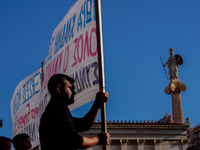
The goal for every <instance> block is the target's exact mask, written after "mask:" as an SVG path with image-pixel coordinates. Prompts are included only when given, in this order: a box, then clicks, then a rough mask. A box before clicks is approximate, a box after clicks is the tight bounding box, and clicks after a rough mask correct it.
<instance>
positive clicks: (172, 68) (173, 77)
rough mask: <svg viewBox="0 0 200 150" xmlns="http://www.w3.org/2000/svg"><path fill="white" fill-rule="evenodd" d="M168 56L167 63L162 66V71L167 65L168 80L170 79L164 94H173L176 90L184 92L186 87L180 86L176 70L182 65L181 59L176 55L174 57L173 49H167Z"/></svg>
mask: <svg viewBox="0 0 200 150" xmlns="http://www.w3.org/2000/svg"><path fill="white" fill-rule="evenodd" d="M169 54H170V57H169V58H168V60H167V62H166V63H165V64H163V67H164V69H165V66H166V65H168V69H169V71H168V74H169V79H170V83H169V85H168V87H166V89H165V93H166V94H170V93H171V91H173V92H174V91H175V90H176V89H177V88H178V89H180V90H181V91H185V90H186V85H185V84H182V83H181V81H180V79H179V78H178V68H179V65H182V64H183V59H182V57H181V56H180V55H178V54H177V55H175V56H174V51H173V48H170V49H169ZM161 61H162V59H161ZM162 63H163V62H162ZM165 72H166V70H165ZM167 77H168V76H167Z"/></svg>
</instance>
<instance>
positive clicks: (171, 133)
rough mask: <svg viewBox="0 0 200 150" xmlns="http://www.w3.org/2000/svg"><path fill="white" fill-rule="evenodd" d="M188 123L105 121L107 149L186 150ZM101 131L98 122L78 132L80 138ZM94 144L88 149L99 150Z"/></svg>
mask: <svg viewBox="0 0 200 150" xmlns="http://www.w3.org/2000/svg"><path fill="white" fill-rule="evenodd" d="M189 126H190V124H189V120H188V119H187V120H186V121H185V123H184V124H179V123H172V122H171V115H167V114H166V115H165V116H164V117H163V118H162V119H161V120H159V121H155V122H153V121H147V122H146V121H143V122H142V121H140V122H138V121H109V122H108V123H107V129H108V133H109V134H110V135H111V144H110V145H109V146H108V149H109V150H186V149H187V148H188V138H187V129H188V128H189ZM100 132H101V123H100V122H97V123H95V124H94V125H93V126H92V128H91V129H90V130H89V131H87V132H83V133H81V135H83V136H88V137H90V136H95V135H97V134H98V133H100ZM101 149H102V146H101V145H97V146H95V147H93V148H89V149H88V150H101Z"/></svg>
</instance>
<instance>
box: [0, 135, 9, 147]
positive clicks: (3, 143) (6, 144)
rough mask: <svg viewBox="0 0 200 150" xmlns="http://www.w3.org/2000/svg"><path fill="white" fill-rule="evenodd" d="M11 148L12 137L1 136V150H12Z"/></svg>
mask: <svg viewBox="0 0 200 150" xmlns="http://www.w3.org/2000/svg"><path fill="white" fill-rule="evenodd" d="M10 149H11V139H10V138H7V137H4V136H0V150H10Z"/></svg>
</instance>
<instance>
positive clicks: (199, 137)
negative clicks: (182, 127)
mask: <svg viewBox="0 0 200 150" xmlns="http://www.w3.org/2000/svg"><path fill="white" fill-rule="evenodd" d="M188 140H189V143H188V147H189V149H191V150H192V149H196V150H199V149H200V125H198V126H196V127H194V128H190V129H189V130H188Z"/></svg>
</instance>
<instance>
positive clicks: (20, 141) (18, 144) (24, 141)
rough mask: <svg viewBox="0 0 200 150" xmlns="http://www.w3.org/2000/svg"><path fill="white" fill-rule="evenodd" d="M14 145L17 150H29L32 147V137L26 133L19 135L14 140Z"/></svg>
mask: <svg viewBox="0 0 200 150" xmlns="http://www.w3.org/2000/svg"><path fill="white" fill-rule="evenodd" d="M12 143H13V146H14V148H15V149H16V150H29V149H31V147H32V145H31V141H30V136H29V135H28V134H26V133H21V134H17V135H16V136H15V137H14V138H13V139H12Z"/></svg>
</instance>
